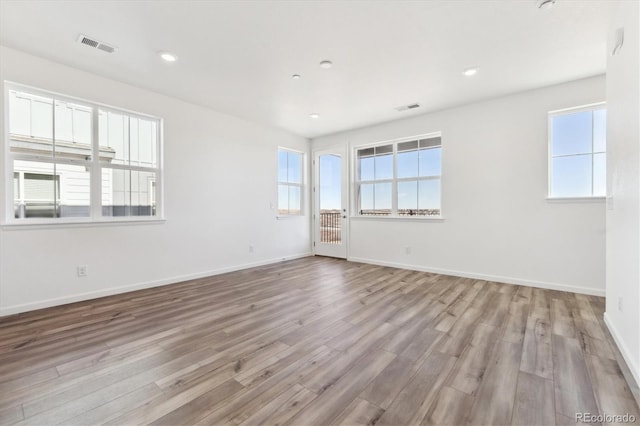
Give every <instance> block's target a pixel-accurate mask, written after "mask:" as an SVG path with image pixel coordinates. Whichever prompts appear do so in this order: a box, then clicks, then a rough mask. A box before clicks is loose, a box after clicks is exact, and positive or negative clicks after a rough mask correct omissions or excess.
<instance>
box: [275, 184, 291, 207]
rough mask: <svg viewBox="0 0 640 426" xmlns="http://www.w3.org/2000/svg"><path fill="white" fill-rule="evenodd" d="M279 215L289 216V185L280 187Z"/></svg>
mask: <svg viewBox="0 0 640 426" xmlns="http://www.w3.org/2000/svg"><path fill="white" fill-rule="evenodd" d="M278 214H289V186H288V185H278Z"/></svg>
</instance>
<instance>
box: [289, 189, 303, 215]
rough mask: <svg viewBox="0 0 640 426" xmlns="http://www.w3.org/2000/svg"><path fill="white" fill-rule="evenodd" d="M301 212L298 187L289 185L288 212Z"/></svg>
mask: <svg viewBox="0 0 640 426" xmlns="http://www.w3.org/2000/svg"><path fill="white" fill-rule="evenodd" d="M301 212H302V203H301V199H300V187H299V186H293V185H292V186H289V214H300V213H301Z"/></svg>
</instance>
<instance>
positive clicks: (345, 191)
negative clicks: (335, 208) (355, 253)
mask: <svg viewBox="0 0 640 426" xmlns="http://www.w3.org/2000/svg"><path fill="white" fill-rule="evenodd" d="M331 154H333V155H338V156H340V158H341V159H342V164H341V166H342V167H341V189H342V194H341V195H342V197H341V203H342V206H341V211H340V213H341V214H340V220H341V244H324V243H322V242H320V187H319V185H320V156H321V155H331ZM312 155H313V160H312V167H313V186H312V195H313V197H312V199H313V216H312V218H313V219H312V222H313V254H314V255H320V256H331V257H337V258H341V259H347V257H348V255H349V214H350V212H349V207H350V204H349V176H350V175H349V150H348V148H347V146H346V145H345V146H335V147H331V148H323V149H319V150H314V151H313V154H312Z"/></svg>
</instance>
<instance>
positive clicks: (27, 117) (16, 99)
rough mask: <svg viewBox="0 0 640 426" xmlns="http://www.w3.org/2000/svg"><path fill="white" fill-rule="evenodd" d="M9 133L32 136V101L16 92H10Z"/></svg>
mask: <svg viewBox="0 0 640 426" xmlns="http://www.w3.org/2000/svg"><path fill="white" fill-rule="evenodd" d="M9 133H11V134H12V135H20V136H26V137H30V136H31V101H30V100H29V99H27V98H25V97H23V96H21V94H20V93H18V92H16V91H14V90H11V91H10V92H9Z"/></svg>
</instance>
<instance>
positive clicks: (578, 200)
mask: <svg viewBox="0 0 640 426" xmlns="http://www.w3.org/2000/svg"><path fill="white" fill-rule="evenodd" d="M606 199H607V197H547V201H548V202H550V203H601V202H604V201H606Z"/></svg>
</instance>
